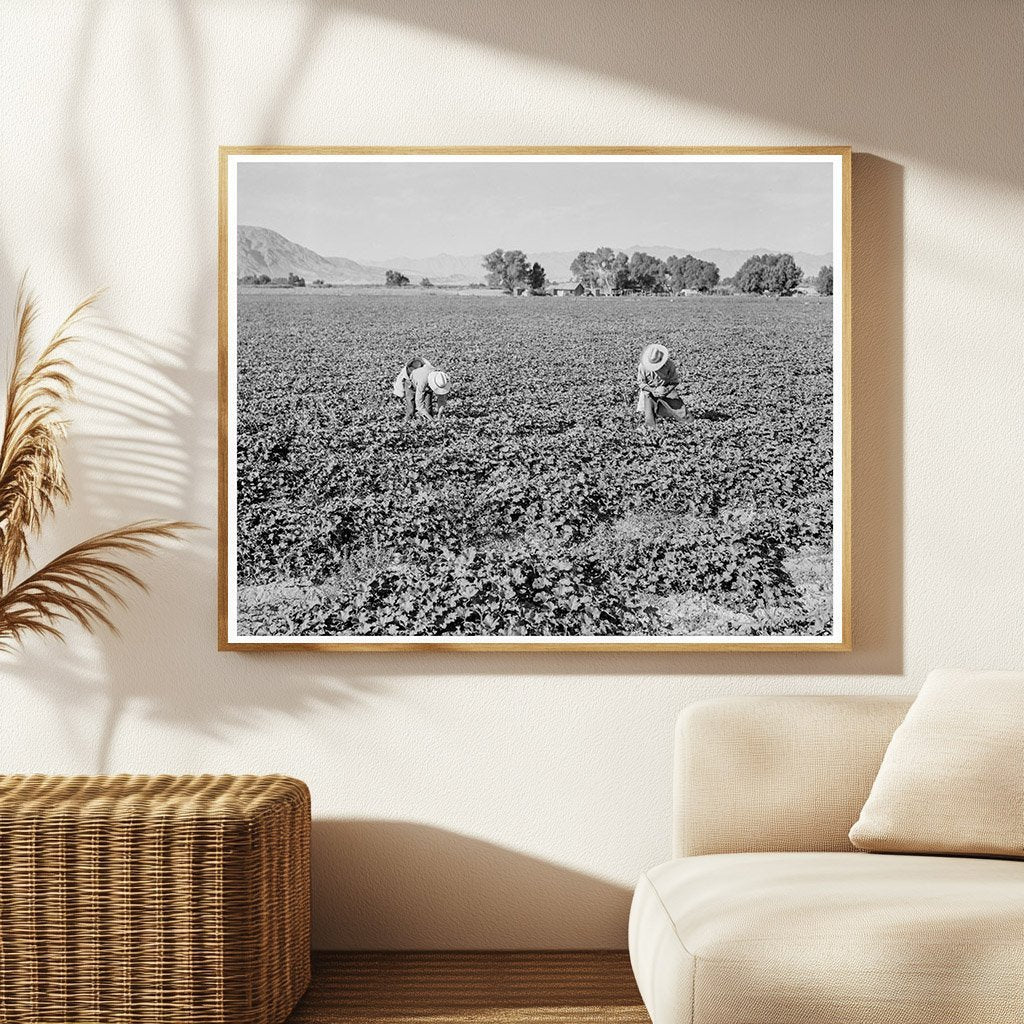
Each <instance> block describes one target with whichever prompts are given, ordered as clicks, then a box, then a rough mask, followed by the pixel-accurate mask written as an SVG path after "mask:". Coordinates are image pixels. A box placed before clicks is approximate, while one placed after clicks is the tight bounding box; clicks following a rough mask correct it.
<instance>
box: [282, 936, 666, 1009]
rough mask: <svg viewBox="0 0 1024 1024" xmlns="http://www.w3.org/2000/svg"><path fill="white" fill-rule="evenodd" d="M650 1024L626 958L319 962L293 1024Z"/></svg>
mask: <svg viewBox="0 0 1024 1024" xmlns="http://www.w3.org/2000/svg"><path fill="white" fill-rule="evenodd" d="M346 1021H358V1022H360V1024H366V1022H369V1021H373V1022H380V1024H476V1022H481V1024H484V1022H486V1024H531V1022H534V1021H536V1022H538V1024H541V1022H543V1024H562V1022H565V1024H569V1022H571V1024H583V1022H587V1024H650V1021H649V1019H648V1017H647V1014H646V1012H645V1011H644V1008H643V1004H642V1003H641V1002H640V996H639V994H638V993H637V990H636V985H635V983H634V982H633V974H632V972H631V971H630V968H629V957H628V955H627V954H626V953H620V952H608V951H600V952H571V953H562V952H550V953H549V952H545V953H519V952H516V953H318V954H315V955H314V958H313V984H312V985H311V986H310V988H309V991H308V992H307V993H306V995H305V996H304V998H303V1000H302V1002H301V1003H299V1005H298V1008H297V1009H296V1010H295V1013H293V1014H292V1016H291V1017H289V1018H288V1024H344V1022H346Z"/></svg>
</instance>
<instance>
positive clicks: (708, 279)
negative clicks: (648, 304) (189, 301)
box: [239, 248, 832, 295]
mask: <svg viewBox="0 0 1024 1024" xmlns="http://www.w3.org/2000/svg"><path fill="white" fill-rule="evenodd" d="M483 266H484V270H486V271H487V286H488V287H489V288H499V289H501V290H503V291H506V292H509V293H510V294H515V293H516V292H518V291H521V290H523V289H525V290H527V291H530V292H533V293H534V294H539V293H541V292H543V291H544V288H545V286H546V285H547V274H546V273H545V271H544V268H543V267H542V266H541V265H540V264H539V263H537V262H534V263H533V264H531V263H530V261H529V259H528V258H527V256H526V254H525V253H524V252H522V250H520V249H508V250H504V249H495V250H494V252H491V253H488V254H487V255H486V256H485V257H484V262H483ZM569 271H570V273H571V274H572V275H573V277H574V278H575V279H576V280H577V281H579V282H580V283H581V284H582V285H583V287H584V288H586V289H587V290H588V291H592V292H604V293H605V294H607V295H616V294H619V293H621V292H643V293H645V294H659V293H664V292H674V293H678V292H681V291H684V290H687V291H698V292H707V291H710V290H711V289H712V288H714V287H715V286H716V285H717V284H718V283H719V274H718V267H717V266H716V265H715V264H714V263H709V262H708V261H707V260H699V259H697V257H696V256H669V258H668V259H667V260H662V259H659V258H658V257H657V256H651V255H649V254H648V253H646V252H635V253H633V254H632V255H631V256H627V255H626V253H624V252H618V253H617V252H615V251H614V250H612V249H608V248H601V249H597V250H595V251H594V252H589V251H584V252H581V253H580V254H579V255H578V256H577V257H576V258H575V259H574V260H573V261H572V264H571V265H570V267H569ZM803 279H804V273H803V271H802V270H801V269H800V268H799V267H798V266H797V265H796V261H795V260H794V259H793V257H792V256H790V254H789V253H788V252H783V253H764V254H762V255H759V256H751V257H750V259H748V260H747V261H746V262H745V263H744V264H743V266H742V267H740V269H739V270H737V271H736V274H735V275H734V276H733V277H732V278H728V279H726V281H725V282H724V283H726V284H730V285H732V287H733V288H735V289H736V291H739V292H752V293H755V294H761V295H764V294H768V295H792V294H793V293H794V292H795V291H796V289H797V288H798V287H799V285H800V284H801V282H802V281H803ZM812 281H813V284H814V286H815V287H816V288H817V290H818V292H819V294H821V295H831V294H832V268H831V267H822V268H821V269H820V270H819V271H818V276H817V277H816V278H813V279H812ZM239 283H240V284H247V285H271V284H272V285H288V286H290V287H293V288H304V287H305V285H306V281H305V279H304V278H302V277H299V275H298V274H289V275H288V277H287V278H284V277H275V278H271V277H269V276H268V275H266V274H247V275H246V276H245V277H242V278H239ZM384 283H385V284H386V285H387V287H389V288H405V287H407V286H408V284H409V278H408V277H406V275H405V274H403V273H402V272H401V271H398V270H388V271H387V272H386V273H385V281H384ZM313 284H315V285H322V284H323V281H321V280H319V279H318V280H316V281H314V282H313ZM420 287H421V288H433V287H434V285H433V283H432V282H431V280H430V279H429V278H427V277H425V278H423V280H422V281H420Z"/></svg>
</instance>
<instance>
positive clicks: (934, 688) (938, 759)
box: [850, 670, 1024, 857]
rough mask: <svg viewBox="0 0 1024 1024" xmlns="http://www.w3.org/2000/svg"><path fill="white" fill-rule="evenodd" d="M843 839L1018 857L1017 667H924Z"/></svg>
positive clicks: (1021, 712) (1022, 770)
mask: <svg viewBox="0 0 1024 1024" xmlns="http://www.w3.org/2000/svg"><path fill="white" fill-rule="evenodd" d="M850 842H852V843H853V845H854V846H856V847H859V848H860V849H861V850H871V851H872V852H874V853H951V854H968V855H970V854H973V855H977V856H991V857H1024V672H957V671H951V670H943V671H936V672H932V673H930V674H929V676H928V678H927V679H926V680H925V684H924V686H923V687H922V689H921V692H920V694H919V695H918V697H917V700H916V701H914V704H913V705H912V707H911V708H910V711H909V712H908V713H907V717H906V719H904V721H903V724H902V725H900V727H899V728H898V729H897V730H896V732H895V734H894V735H893V738H892V741H891V742H890V744H889V749H888V750H887V751H886V752H885V757H884V758H883V759H882V766H881V768H879V770H878V776H877V777H876V779H875V782H874V785H873V786H872V788H871V793H870V794H869V796H868V800H867V803H866V804H865V805H864V808H863V810H862V811H861V812H860V818H859V820H858V821H857V823H856V824H855V825H854V826H853V828H852V829H851V830H850Z"/></svg>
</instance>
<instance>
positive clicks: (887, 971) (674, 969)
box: [629, 697, 1024, 1024]
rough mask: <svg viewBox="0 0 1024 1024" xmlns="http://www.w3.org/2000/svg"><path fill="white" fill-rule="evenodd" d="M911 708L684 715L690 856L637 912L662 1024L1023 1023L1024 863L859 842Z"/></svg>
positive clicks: (715, 708)
mask: <svg viewBox="0 0 1024 1024" xmlns="http://www.w3.org/2000/svg"><path fill="white" fill-rule="evenodd" d="M909 704H910V701H909V700H906V699H891V698H880V697H740V698H733V699H725V700H715V701H708V702H705V703H701V704H696V705H693V706H691V707H689V708H687V710H686V711H685V712H683V714H682V715H681V716H680V718H679V723H678V728H677V740H676V779H675V788H676V795H675V829H674V856H675V859H674V860H671V861H669V862H667V863H665V864H662V865H660V866H659V867H656V868H653V869H652V870H650V871H648V872H647V873H646V874H645V875H644V876H643V877H642V878H641V879H640V883H639V885H638V886H637V890H636V894H635V896H634V899H633V908H632V912H631V915H630V926H629V950H630V958H631V960H632V964H633V971H634V973H635V975H636V980H637V984H638V985H639V988H640V993H641V995H642V996H643V1000H644V1003H645V1005H646V1007H647V1010H648V1012H649V1014H650V1016H651V1020H652V1022H653V1024H1020V1022H1024V862H1022V861H1018V860H993V859H980V858H972V857H930V856H906V855H903V856H899V855H890V854H872V853H861V852H858V851H856V850H854V848H853V846H852V845H851V844H850V841H849V839H848V837H847V833H848V832H849V830H850V827H851V825H852V824H853V822H854V821H855V820H856V819H857V817H858V815H859V813H860V809H861V807H862V805H863V804H864V801H865V799H866V798H867V795H868V791H869V790H870V788H871V784H872V782H873V781H874V778H875V774H876V772H877V770H878V766H879V764H880V762H881V760H882V755H883V754H884V752H885V749H886V746H887V745H888V743H889V739H890V738H891V736H892V733H893V731H894V730H895V728H896V726H897V725H899V723H900V722H901V721H902V719H903V716H904V714H905V713H906V710H907V708H908V707H909ZM1006 767H1007V771H1008V772H1020V771H1021V770H1022V767H1021V765H1019V764H1015V765H1007V766H1006ZM1022 813H1024V808H1022Z"/></svg>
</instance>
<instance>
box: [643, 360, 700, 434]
mask: <svg viewBox="0 0 1024 1024" xmlns="http://www.w3.org/2000/svg"><path fill="white" fill-rule="evenodd" d="M636 379H637V384H638V385H639V387H640V394H639V396H638V398H637V402H636V411H637V412H638V413H641V414H642V415H643V418H644V423H645V424H646V425H647V426H648V427H653V426H654V424H655V421H656V420H658V419H663V420H672V421H674V422H676V423H682V422H684V421H685V420H686V418H687V415H686V405H685V403H684V402H683V399H682V396H681V395H680V393H679V370H678V368H677V367H676V364H675V360H674V359H673V358H672V357H671V355H670V354H669V351H668V349H667V348H665V346H664V345H658V344H653V345H648V346H647V348H645V349H644V354H643V355H642V356H641V357H640V365H639V366H638V367H637V373H636Z"/></svg>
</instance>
